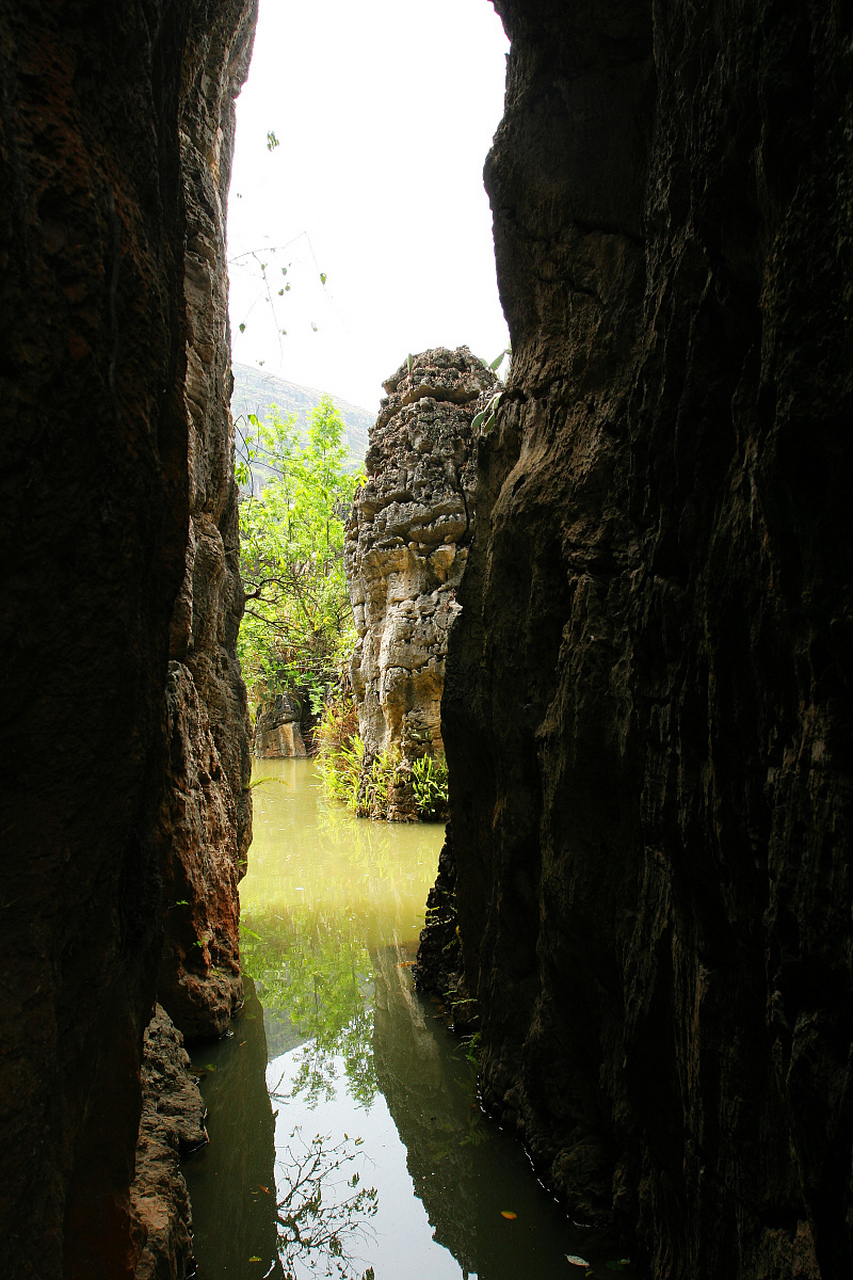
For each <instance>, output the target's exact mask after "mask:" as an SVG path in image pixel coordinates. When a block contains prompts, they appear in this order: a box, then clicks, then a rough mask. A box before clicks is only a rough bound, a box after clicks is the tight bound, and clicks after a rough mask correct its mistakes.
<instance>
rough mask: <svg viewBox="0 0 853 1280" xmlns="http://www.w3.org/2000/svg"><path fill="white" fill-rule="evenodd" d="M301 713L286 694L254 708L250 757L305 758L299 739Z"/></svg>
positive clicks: (266, 758) (302, 744)
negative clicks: (253, 732) (255, 717)
mask: <svg viewBox="0 0 853 1280" xmlns="http://www.w3.org/2000/svg"><path fill="white" fill-rule="evenodd" d="M301 720H302V711H301V709H300V707H299V706H298V705H297V703H296V702H295V701H294V699H293V698H292V697H291V696H290V694H287V693H281V694H279V695H278V697H276V698H273V699H272V700H271V701H270V702H266V703H264V704H263V705H262V706H260V707H259V708H258V715H257V719H256V721H255V734H254V738H253V740H252V754H253V755H255V756H257V757H258V758H259V759H261V760H289V759H290V758H291V757H294V756H296V757H302V756H307V754H308V752H307V751H306V750H305V743H304V741H303V738H302V727H301Z"/></svg>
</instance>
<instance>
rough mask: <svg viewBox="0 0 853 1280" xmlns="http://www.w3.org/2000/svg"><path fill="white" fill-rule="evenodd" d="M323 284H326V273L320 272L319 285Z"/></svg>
mask: <svg viewBox="0 0 853 1280" xmlns="http://www.w3.org/2000/svg"><path fill="white" fill-rule="evenodd" d="M325 283H326V273H325V271H321V272H320V284H325Z"/></svg>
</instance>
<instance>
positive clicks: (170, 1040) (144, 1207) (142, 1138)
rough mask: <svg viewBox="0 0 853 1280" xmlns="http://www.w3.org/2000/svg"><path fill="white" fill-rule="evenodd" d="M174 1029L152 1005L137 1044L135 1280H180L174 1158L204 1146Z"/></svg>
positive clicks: (188, 1227) (182, 1214)
mask: <svg viewBox="0 0 853 1280" xmlns="http://www.w3.org/2000/svg"><path fill="white" fill-rule="evenodd" d="M189 1068H190V1060H189V1055H188V1054H187V1051H186V1049H185V1048H184V1046H183V1040H182V1037H181V1034H180V1032H179V1031H177V1030H176V1029H175V1027H174V1025H173V1024H172V1021H171V1019H170V1018H169V1015H168V1014H167V1013H166V1011H165V1009H163V1008H161V1007H160V1006H159V1005H158V1006H157V1008H156V1010H155V1012H154V1017H153V1018H152V1019H151V1021H150V1022H149V1024H148V1026H147V1028H146V1031H145V1038H144V1041H143V1058H142V1073H141V1074H142V1116H141V1119H140V1123H139V1138H138V1141H137V1144H136V1177H135V1179H134V1182H133V1186H132V1187H131V1194H130V1215H131V1222H132V1227H131V1236H132V1239H133V1247H134V1254H135V1257H136V1261H135V1271H134V1280H182V1277H183V1276H184V1274H185V1270H186V1261H187V1259H188V1258H189V1257H191V1256H192V1213H191V1211H190V1202H189V1196H188V1194H187V1185H186V1182H185V1181H184V1177H183V1174H182V1173H181V1167H180V1166H181V1160H183V1159H184V1158H185V1157H187V1156H189V1155H192V1154H193V1153H194V1152H196V1151H198V1150H199V1149H200V1148H201V1147H203V1146H205V1144H206V1143H207V1130H206V1129H205V1126H204V1120H205V1109H204V1103H203V1102H202V1098H201V1093H200V1092H199V1087H198V1081H197V1080H196V1078H195V1077H194V1076H193V1075H192V1074H191V1073H190V1069H189Z"/></svg>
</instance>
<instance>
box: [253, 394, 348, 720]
mask: <svg viewBox="0 0 853 1280" xmlns="http://www.w3.org/2000/svg"><path fill="white" fill-rule="evenodd" d="M251 422H252V426H253V427H254V429H255V432H256V438H255V441H254V443H253V445H252V448H251V449H250V453H249V462H248V464H242V466H241V468H239V469H238V479H240V480H241V481H244V480H246V479H247V478H248V471H249V468H250V467H251V462H252V459H253V458H254V457H259V456H262V457H263V460H264V463H265V464H266V465H267V466H268V467H269V468H270V469H271V470H272V472H273V479H272V480H270V481H269V483H268V484H267V485H266V486H265V487H264V490H263V492H262V493H261V494H260V495H259V496H257V497H254V496H250V497H246V498H244V499H243V500H242V501H241V503H240V536H241V566H242V573H243V582H244V585H245V588H246V613H245V616H244V619H243V625H242V627H241V629H240V639H239V643H238V652H239V655H240V661H241V664H242V667H243V676H244V679H245V681H246V684H247V686H248V688H249V693H250V696H251V697H252V698H253V699H254V700H255V701H256V702H257V701H259V700H262V699H263V698H266V697H271V696H274V695H275V694H277V693H281V692H284V691H286V690H290V691H292V692H294V693H301V692H303V691H304V690H306V689H307V690H309V691H315V692H316V693H317V694H319V693H320V692H321V690H322V689H323V687H324V686H325V685H326V684H327V683H328V682H329V681H331V680H333V679H334V678H335V675H336V672H337V669H338V667H339V664H340V661H341V656H342V654H343V653H344V651H346V650H348V648H351V646H352V643H353V640H354V633H353V624H352V611H351V608H350V602H349V594H348V592H347V585H346V578H345V576H344V564H343V548H344V520H345V519H346V517H347V515H348V513H349V509H350V506H351V503H352V499H353V495H354V493H355V489H356V485H357V484H358V482H359V479H360V477H358V476H354V475H348V474H347V472H346V470H345V466H346V464H347V461H348V460H349V453H348V451H347V447H346V444H345V443H344V439H345V436H344V424H343V422H342V420H341V418H340V416H339V414H338V412H337V410H336V409H335V406H334V404H333V403H332V401H331V399H330V398H329V396H323V398H322V399H321V401H320V403H319V404H318V406H317V408H316V409H314V410H313V411H312V413H311V416H310V420H309V426H308V437H307V440H304V441H303V440H301V439H300V437H299V434H298V432H297V429H296V425H295V422H296V420H295V416H293V415H288V416H280V415H279V414H278V413H277V411H276V409H275V406H271V407H270V417H268V418H267V420H266V421H265V422H263V423H261V422H259V421H258V420H257V418H254V417H253V418H252V419H251Z"/></svg>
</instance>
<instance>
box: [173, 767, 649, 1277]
mask: <svg viewBox="0 0 853 1280" xmlns="http://www.w3.org/2000/svg"><path fill="white" fill-rule="evenodd" d="M258 777H263V778H265V779H267V781H261V782H260V783H258V784H257V785H256V786H255V789H254V800H255V824H254V829H255V838H254V843H253V845H252V848H251V851H250V855H249V872H248V874H247V876H246V878H245V880H244V881H243V884H242V887H241V899H242V904H243V905H242V914H243V928H242V948H243V958H244V966H245V969H246V970H247V972H248V973H249V974H251V975H252V978H253V979H254V984H253V982H252V980H251V978H247V981H246V995H247V998H246V1005H245V1008H244V1011H243V1012H242V1014H241V1015H240V1016H239V1017H238V1018H236V1019H235V1020H234V1023H233V1034H232V1035H230V1036H229V1037H228V1038H226V1039H225V1040H222V1041H220V1042H219V1043H218V1044H216V1045H213V1046H211V1047H207V1048H204V1049H201V1050H199V1051H196V1052H195V1054H194V1061H195V1063H196V1065H197V1066H198V1067H200V1068H202V1069H204V1070H205V1072H206V1074H205V1076H204V1079H203V1080H202V1092H203V1094H204V1098H205V1103H206V1105H207V1107H208V1110H209V1116H208V1132H209V1134H210V1145H209V1146H208V1147H207V1148H206V1149H205V1150H204V1152H202V1153H201V1155H200V1156H198V1157H197V1158H196V1159H194V1160H193V1161H191V1162H190V1163H189V1164H188V1165H187V1166H186V1173H187V1181H188V1183H189V1187H190V1195H191V1198H192V1204H193V1218H194V1225H195V1251H196V1257H197V1260H198V1265H199V1272H198V1275H199V1280H261V1278H262V1277H273V1278H275V1280H285V1278H287V1277H294V1278H295V1280H307V1277H316V1276H325V1275H330V1276H334V1277H339V1278H340V1277H353V1278H354V1280H362V1277H363V1276H367V1277H368V1280H371V1277H375V1280H456V1278H457V1277H460V1276H461V1277H469V1276H470V1277H474V1276H476V1277H479V1280H557V1278H562V1280H572V1278H573V1277H580V1276H584V1275H585V1274H590V1273H591V1274H592V1275H594V1276H596V1277H598V1276H601V1277H604V1276H612V1275H613V1272H614V1270H620V1271H622V1273H623V1275H629V1274H631V1269H630V1268H627V1267H624V1266H619V1265H618V1259H619V1253H618V1251H616V1250H614V1249H613V1248H612V1247H611V1248H610V1249H608V1248H607V1247H606V1246H604V1245H603V1244H602V1243H601V1242H600V1241H597V1240H596V1239H595V1238H593V1237H591V1236H590V1234H589V1233H588V1232H582V1231H579V1230H578V1229H577V1228H575V1227H573V1226H572V1225H571V1223H569V1222H568V1221H567V1220H566V1218H565V1216H564V1215H563V1214H562V1213H561V1211H560V1210H559V1207H558V1206H557V1205H556V1204H555V1202H554V1201H553V1199H552V1198H551V1197H550V1196H549V1195H548V1194H547V1193H546V1192H545V1191H544V1190H543V1188H542V1187H541V1186H540V1184H539V1183H538V1182H537V1180H536V1178H535V1177H534V1175H533V1172H532V1170H531V1167H530V1165H529V1162H528V1161H527V1158H526V1156H525V1155H524V1153H523V1151H522V1150H521V1148H520V1147H519V1146H518V1144H517V1143H516V1142H514V1141H513V1140H512V1139H510V1138H509V1137H508V1135H506V1134H504V1133H502V1132H501V1131H500V1130H499V1129H498V1128H497V1127H496V1126H494V1125H493V1124H491V1123H490V1122H489V1121H488V1120H486V1119H485V1118H484V1117H483V1116H482V1115H481V1113H480V1110H479V1108H478V1106H477V1102H476V1095H475V1079H474V1071H473V1067H472V1066H471V1064H470V1063H469V1062H468V1060H467V1058H466V1056H465V1052H464V1047H463V1046H460V1044H459V1042H458V1040H456V1039H455V1038H454V1037H453V1036H452V1035H451V1034H450V1033H449V1032H448V1031H447V1030H446V1028H445V1027H444V1025H443V1023H442V1021H441V1019H440V1016H439V1015H438V1011H437V1010H436V1008H435V1006H434V1005H432V1004H431V1003H430V1002H429V1001H428V1000H423V999H422V998H421V997H419V996H418V995H417V993H416V992H415V991H414V990H413V985H412V980H411V974H410V968H411V963H412V960H413V958H414V949H415V946H416V943H417V938H418V933H419V931H420V929H421V927H422V925H423V914H424V903H425V901H426V895H427V892H428V890H429V886H430V885H431V883H432V881H433V879H434V877H435V870H436V865H437V861H438V853H439V849H440V846H441V841H442V838H443V828H442V827H440V826H433V825H419V826H407V825H400V824H387V823H374V822H369V821H367V820H364V819H356V818H354V817H352V816H351V815H350V814H349V813H348V812H347V811H346V810H344V809H343V808H342V807H340V806H339V805H337V804H335V803H334V802H328V803H327V802H326V801H325V799H324V796H323V792H322V786H321V782H320V778H319V775H318V774H317V771H316V769H315V767H314V766H313V765H312V764H311V762H310V761H304V760H282V761H269V760H265V761H262V762H259V764H258V765H257V766H256V778H258ZM504 1215H512V1216H504ZM567 1255H569V1256H575V1255H580V1256H582V1257H584V1258H587V1259H590V1260H591V1262H592V1264H593V1265H592V1267H591V1268H590V1272H587V1271H586V1269H585V1268H581V1267H577V1266H574V1265H572V1264H571V1263H570V1262H569V1260H568V1256H567ZM608 1263H609V1265H608Z"/></svg>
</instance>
